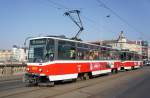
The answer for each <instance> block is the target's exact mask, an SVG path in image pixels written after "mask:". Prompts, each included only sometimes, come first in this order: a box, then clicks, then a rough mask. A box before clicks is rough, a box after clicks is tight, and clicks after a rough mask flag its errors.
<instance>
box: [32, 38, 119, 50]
mask: <svg viewBox="0 0 150 98" xmlns="http://www.w3.org/2000/svg"><path fill="white" fill-rule="evenodd" d="M44 38H51V39H57V40H64V41H70V42H77V43H83V44H88V45H94V46H100V47H103V48H108V49H114V50H119V49H117V48H112V47H108V46H102V45H96V44H91V43H89V42H82V41H77V40H72V39H69V38H66V37H64V38H61V37H57V36H44V37H34V38H31V39H30V40H34V39H44Z"/></svg>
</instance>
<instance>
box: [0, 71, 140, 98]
mask: <svg viewBox="0 0 150 98" xmlns="http://www.w3.org/2000/svg"><path fill="white" fill-rule="evenodd" d="M140 70H141V69H138V70H133V71H127V72H126V73H128V74H131V73H133V72H134V73H135V74H136V73H138V72H139V71H140ZM122 76H124V72H120V73H118V74H114V75H108V76H104V77H103V76H102V77H98V78H94V79H90V80H85V81H77V82H75V83H69V84H68V83H67V85H66V83H65V84H61V85H56V86H55V87H24V86H21V88H22V89H25V90H23V91H19V92H14V93H9V94H6V95H1V96H0V98H9V97H12V96H19V95H20V96H21V95H29V94H32V93H36V92H38V91H42V90H50V91H56V92H58V93H55V94H52V95H47V96H42V98H51V97H56V96H60V95H63V94H66V93H71V92H73V91H76V90H80V89H83V88H86V87H90V86H94V85H96V84H98V83H103V82H105V81H107V80H109V81H114V79H115V78H117V77H122ZM18 88H19V89H21V88H20V87H19V86H18V87H16V89H18ZM60 88H61V89H60ZM63 88H64V89H65V90H63ZM66 88H67V89H66ZM14 89H15V88H14ZM19 89H18V90H19ZM6 91H7V90H6ZM40 97H41V96H39V97H37V98H40ZM14 98H15V97H14Z"/></svg>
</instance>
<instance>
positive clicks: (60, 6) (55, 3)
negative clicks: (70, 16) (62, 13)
mask: <svg viewBox="0 0 150 98" xmlns="http://www.w3.org/2000/svg"><path fill="white" fill-rule="evenodd" d="M47 1H48V2H49V3H51V4H53V5H55V6H56V7H55V8H56V9H58V10H60V9H62V10H69V8H68V7H66V6H64V5H62V4H60V3H57V2H54V1H53V0H47Z"/></svg>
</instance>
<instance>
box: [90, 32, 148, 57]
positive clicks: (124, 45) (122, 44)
mask: <svg viewBox="0 0 150 98" xmlns="http://www.w3.org/2000/svg"><path fill="white" fill-rule="evenodd" d="M90 43H93V44H99V45H104V46H111V47H112V48H116V49H120V50H124V49H125V50H130V51H135V52H137V53H138V54H141V55H142V58H143V59H147V58H148V42H147V41H143V40H138V41H132V40H128V39H127V38H126V37H125V36H124V33H123V31H121V33H120V34H119V36H118V38H117V39H115V40H103V41H96V42H90Z"/></svg>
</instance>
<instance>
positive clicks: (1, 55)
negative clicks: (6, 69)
mask: <svg viewBox="0 0 150 98" xmlns="http://www.w3.org/2000/svg"><path fill="white" fill-rule="evenodd" d="M11 57H12V51H11V50H0V62H8V61H10V59H11Z"/></svg>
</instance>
